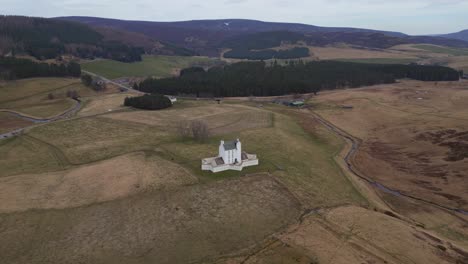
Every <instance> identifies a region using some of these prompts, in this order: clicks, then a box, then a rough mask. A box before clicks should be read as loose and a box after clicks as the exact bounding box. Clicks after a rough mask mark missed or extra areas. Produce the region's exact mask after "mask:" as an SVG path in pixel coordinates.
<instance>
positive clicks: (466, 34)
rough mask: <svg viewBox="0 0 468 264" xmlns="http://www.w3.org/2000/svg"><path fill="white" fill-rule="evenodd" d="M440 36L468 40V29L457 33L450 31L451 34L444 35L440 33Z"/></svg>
mask: <svg viewBox="0 0 468 264" xmlns="http://www.w3.org/2000/svg"><path fill="white" fill-rule="evenodd" d="M439 36H440V37H444V38H451V39H459V40H464V41H468V29H466V30H462V31H459V32H456V33H450V34H444V35H439Z"/></svg>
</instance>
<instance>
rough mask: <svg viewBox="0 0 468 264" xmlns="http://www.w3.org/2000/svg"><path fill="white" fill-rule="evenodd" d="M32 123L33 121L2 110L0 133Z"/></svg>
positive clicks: (0, 114) (0, 113)
mask: <svg viewBox="0 0 468 264" xmlns="http://www.w3.org/2000/svg"><path fill="white" fill-rule="evenodd" d="M32 124H33V123H32V122H30V121H26V120H24V119H22V118H19V117H16V116H15V115H12V114H9V113H3V112H0V134H2V133H6V132H9V131H12V130H15V129H18V128H22V127H26V126H29V125H32Z"/></svg>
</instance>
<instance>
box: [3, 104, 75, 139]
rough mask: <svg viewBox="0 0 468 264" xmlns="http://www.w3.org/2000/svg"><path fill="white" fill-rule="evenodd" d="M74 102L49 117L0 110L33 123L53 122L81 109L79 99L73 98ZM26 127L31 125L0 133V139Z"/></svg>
mask: <svg viewBox="0 0 468 264" xmlns="http://www.w3.org/2000/svg"><path fill="white" fill-rule="evenodd" d="M75 102H76V103H75V105H74V106H73V107H72V108H70V109H68V110H67V111H65V112H63V113H61V114H60V115H57V116H54V117H51V118H34V117H31V116H27V115H24V114H22V113H19V112H16V111H12V110H0V112H3V113H9V114H12V115H14V116H16V117H19V118H22V119H25V120H28V121H31V122H33V123H34V124H40V123H50V122H54V121H57V120H60V119H65V118H69V117H71V116H73V115H75V114H76V112H78V111H79V110H80V109H81V105H82V104H81V101H80V100H79V99H75ZM28 127H31V126H27V127H22V128H19V129H15V130H13V131H10V132H7V133H3V134H0V139H6V138H10V137H14V136H17V135H19V134H21V133H22V132H23V130H25V129H26V128H28Z"/></svg>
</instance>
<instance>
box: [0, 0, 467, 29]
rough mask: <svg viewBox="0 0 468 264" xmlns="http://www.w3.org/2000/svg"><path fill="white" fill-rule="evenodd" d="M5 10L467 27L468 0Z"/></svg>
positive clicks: (77, 2)
mask: <svg viewBox="0 0 468 264" xmlns="http://www.w3.org/2000/svg"><path fill="white" fill-rule="evenodd" d="M0 6H1V8H0V12H1V13H3V14H5V15H27V16H41V17H55V16H97V17H107V18H118V19H128V20H148V21H180V20H192V19H219V18H246V19H257V20H263V21H275V22H299V23H306V24H312V25H318V26H345V27H359V28H372V29H380V30H391V31H400V32H404V33H408V34H437V33H451V32H456V31H460V30H462V29H468V0H352V1H345V0H293V1H286V0H198V1H188V0H173V1H169V0H0Z"/></svg>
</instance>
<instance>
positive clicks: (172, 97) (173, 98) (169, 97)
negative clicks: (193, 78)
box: [166, 95, 177, 104]
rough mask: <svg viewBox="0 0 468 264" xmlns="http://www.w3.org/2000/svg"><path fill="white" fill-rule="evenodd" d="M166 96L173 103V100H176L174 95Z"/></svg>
mask: <svg viewBox="0 0 468 264" xmlns="http://www.w3.org/2000/svg"><path fill="white" fill-rule="evenodd" d="M166 97H167V98H168V99H169V100H171V103H172V104H174V103H175V102H177V98H176V97H175V96H172V95H166Z"/></svg>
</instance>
